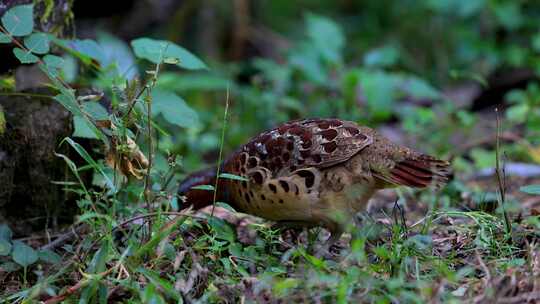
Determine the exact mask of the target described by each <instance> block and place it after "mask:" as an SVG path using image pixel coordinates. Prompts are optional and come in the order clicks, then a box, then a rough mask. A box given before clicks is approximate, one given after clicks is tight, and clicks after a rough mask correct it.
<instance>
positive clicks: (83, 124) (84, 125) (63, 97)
mask: <svg viewBox="0 0 540 304" xmlns="http://www.w3.org/2000/svg"><path fill="white" fill-rule="evenodd" d="M54 99H55V100H56V101H58V102H59V103H60V104H62V105H63V106H64V107H65V108H66V109H68V111H70V112H71V113H72V114H73V116H74V119H73V122H74V124H75V135H74V136H79V137H84V136H85V135H87V136H88V138H97V139H101V140H102V141H103V142H104V143H107V140H106V139H105V136H104V135H103V132H101V131H100V130H99V129H98V128H97V127H96V126H95V125H94V124H93V123H92V122H90V121H89V120H88V119H86V117H85V116H84V114H83V112H82V111H81V109H80V108H79V104H78V103H77V100H76V99H75V95H73V93H70V92H67V91H66V92H64V93H62V94H58V95H56V96H55V97H54ZM81 129H82V130H84V131H83V132H82V134H81ZM91 133H93V136H92V135H88V134H91ZM90 136H91V137H90Z"/></svg>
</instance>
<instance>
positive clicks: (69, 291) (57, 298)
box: [43, 264, 120, 304]
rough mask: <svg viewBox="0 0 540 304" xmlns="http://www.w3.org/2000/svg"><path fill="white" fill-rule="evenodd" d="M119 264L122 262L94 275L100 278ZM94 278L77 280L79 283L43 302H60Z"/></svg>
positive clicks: (49, 303) (46, 303) (51, 303)
mask: <svg viewBox="0 0 540 304" xmlns="http://www.w3.org/2000/svg"><path fill="white" fill-rule="evenodd" d="M119 265H120V264H116V265H115V266H114V267H111V268H109V269H107V270H106V271H104V272H101V273H98V274H95V275H92V276H93V277H98V278H101V277H104V276H106V275H108V274H110V273H111V272H113V271H114V270H115V269H116V268H118V266H119ZM93 280H95V279H94V278H87V279H84V280H81V281H79V282H77V284H75V285H73V286H71V287H69V288H68V289H66V291H64V292H62V293H61V294H59V295H57V296H54V297H52V298H49V299H48V300H46V301H44V302H43V303H45V304H56V303H60V302H62V301H64V300H65V299H66V298H67V297H69V296H71V295H73V294H75V293H76V292H77V291H79V290H80V289H81V288H83V287H85V286H87V285H88V284H89V283H90V282H92V281H93Z"/></svg>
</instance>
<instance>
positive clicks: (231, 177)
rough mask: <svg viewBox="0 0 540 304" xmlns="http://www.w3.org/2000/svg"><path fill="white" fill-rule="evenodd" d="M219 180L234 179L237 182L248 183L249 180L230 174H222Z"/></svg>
mask: <svg viewBox="0 0 540 304" xmlns="http://www.w3.org/2000/svg"><path fill="white" fill-rule="evenodd" d="M219 178H225V179H232V180H237V181H248V179H247V178H245V177H243V176H238V175H234V174H230V173H220V174H219Z"/></svg>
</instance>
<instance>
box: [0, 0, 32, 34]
mask: <svg viewBox="0 0 540 304" xmlns="http://www.w3.org/2000/svg"><path fill="white" fill-rule="evenodd" d="M2 25H3V26H4V28H5V29H6V30H7V31H8V33H10V34H11V35H12V36H26V35H29V34H30V33H32V30H33V29H34V6H33V5H32V4H29V5H18V6H14V7H12V8H10V9H9V10H8V11H7V12H6V13H5V14H4V16H2Z"/></svg>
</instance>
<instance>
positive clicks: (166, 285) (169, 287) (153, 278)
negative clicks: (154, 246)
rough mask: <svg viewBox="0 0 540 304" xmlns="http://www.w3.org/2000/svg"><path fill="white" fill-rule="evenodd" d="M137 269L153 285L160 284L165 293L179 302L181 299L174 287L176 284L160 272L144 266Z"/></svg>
mask: <svg viewBox="0 0 540 304" xmlns="http://www.w3.org/2000/svg"><path fill="white" fill-rule="evenodd" d="M137 271H138V272H139V273H141V274H142V275H144V276H145V277H146V278H147V279H148V281H150V283H151V284H152V285H155V286H159V288H160V289H161V290H162V291H163V292H164V293H165V294H167V296H169V297H171V298H172V299H174V300H175V302H178V301H179V300H180V297H179V295H178V292H177V291H175V289H174V285H173V284H172V283H171V282H170V281H167V280H166V279H163V278H161V277H160V276H159V273H157V272H155V271H152V270H150V269H145V268H142V267H140V268H138V269H137ZM157 303H160V302H157Z"/></svg>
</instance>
